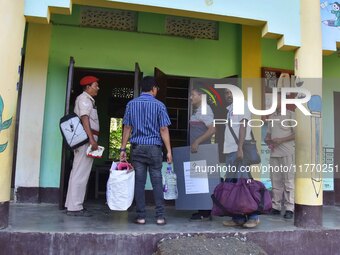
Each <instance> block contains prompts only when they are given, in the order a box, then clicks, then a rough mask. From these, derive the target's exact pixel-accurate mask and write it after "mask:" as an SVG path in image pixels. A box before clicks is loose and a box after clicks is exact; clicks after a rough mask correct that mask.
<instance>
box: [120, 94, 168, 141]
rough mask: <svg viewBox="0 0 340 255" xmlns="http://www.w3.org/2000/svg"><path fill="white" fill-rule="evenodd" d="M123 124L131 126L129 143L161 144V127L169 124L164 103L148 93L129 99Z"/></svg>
mask: <svg viewBox="0 0 340 255" xmlns="http://www.w3.org/2000/svg"><path fill="white" fill-rule="evenodd" d="M123 124H124V125H127V126H130V127H132V134H131V137H130V143H131V144H150V145H162V144H163V143H162V137H161V134H160V128H161V127H167V126H169V125H171V122H170V119H169V115H168V113H167V110H166V107H165V105H164V104H163V103H162V102H160V101H158V100H157V99H155V98H154V97H153V96H152V95H150V94H148V93H142V94H141V96H140V97H138V98H135V99H133V100H132V101H130V102H129V103H128V104H127V106H126V110H125V115H124V119H123Z"/></svg>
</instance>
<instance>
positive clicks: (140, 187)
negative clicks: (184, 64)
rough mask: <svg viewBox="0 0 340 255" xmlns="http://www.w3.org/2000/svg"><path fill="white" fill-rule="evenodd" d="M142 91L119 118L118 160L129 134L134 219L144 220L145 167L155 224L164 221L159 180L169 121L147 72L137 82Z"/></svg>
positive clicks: (166, 143)
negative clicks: (133, 175)
mask: <svg viewBox="0 0 340 255" xmlns="http://www.w3.org/2000/svg"><path fill="white" fill-rule="evenodd" d="M141 87H142V94H141V95H140V96H139V97H138V98H136V99H133V100H132V101H130V102H129V103H128V105H127V106H126V111H125V115H124V119H123V125H124V131H123V138H122V144H121V148H120V151H121V154H120V158H121V160H126V144H127V142H128V139H129V137H130V134H131V137H130V143H131V161H132V165H133V167H134V169H135V172H136V175H135V200H136V212H137V218H136V220H135V223H137V224H145V222H146V220H145V218H146V211H145V190H144V189H145V182H146V175H147V171H149V174H150V179H151V183H152V188H153V194H154V199H155V203H156V224H158V225H165V224H166V221H165V218H164V199H163V184H162V172H161V170H162V159H163V157H162V145H163V143H162V140H163V142H164V144H165V147H166V150H167V162H168V163H171V162H172V154H171V146H170V135H169V130H168V126H169V125H170V124H171V122H170V119H169V116H168V113H167V110H166V107H165V105H164V104H163V103H162V102H160V101H158V100H157V99H156V98H155V97H156V95H157V92H158V91H159V87H158V86H157V83H156V80H155V79H154V78H153V77H150V76H147V77H145V78H144V79H143V80H142V82H141Z"/></svg>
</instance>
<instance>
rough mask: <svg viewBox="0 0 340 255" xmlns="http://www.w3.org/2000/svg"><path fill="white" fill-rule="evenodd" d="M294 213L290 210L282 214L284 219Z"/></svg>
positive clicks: (290, 217)
mask: <svg viewBox="0 0 340 255" xmlns="http://www.w3.org/2000/svg"><path fill="white" fill-rule="evenodd" d="M293 216H294V213H293V212H292V211H286V213H285V215H283V218H285V219H293Z"/></svg>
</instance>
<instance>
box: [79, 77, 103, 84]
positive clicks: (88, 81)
mask: <svg viewBox="0 0 340 255" xmlns="http://www.w3.org/2000/svg"><path fill="white" fill-rule="evenodd" d="M96 81H99V79H98V78H97V77H94V76H85V77H83V78H82V79H81V80H80V85H81V86H86V85H90V84H92V83H94V82H96Z"/></svg>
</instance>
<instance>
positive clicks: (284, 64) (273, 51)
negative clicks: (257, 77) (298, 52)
mask: <svg viewBox="0 0 340 255" xmlns="http://www.w3.org/2000/svg"><path fill="white" fill-rule="evenodd" d="M261 50H262V66H263V67H271V68H280V69H288V70H293V71H294V52H293V51H279V50H277V40H273V39H262V41H261Z"/></svg>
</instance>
